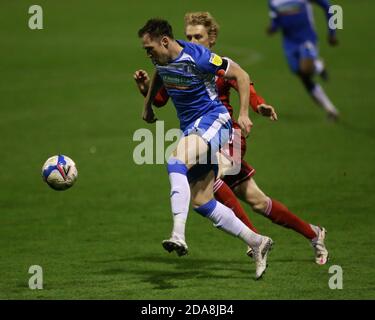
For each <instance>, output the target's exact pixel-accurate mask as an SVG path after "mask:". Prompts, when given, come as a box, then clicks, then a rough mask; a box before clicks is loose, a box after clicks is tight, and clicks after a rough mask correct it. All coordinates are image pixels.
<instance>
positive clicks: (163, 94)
mask: <svg viewBox="0 0 375 320" xmlns="http://www.w3.org/2000/svg"><path fill="white" fill-rule="evenodd" d="M168 99H169V95H168V92H167V90H165V88H164V87H161V88H160V90H159V91H158V93H157V94H156V96H155V99H154V101H153V105H154V106H155V107H158V108H159V107H163V106H165V105H166V104H167V102H168Z"/></svg>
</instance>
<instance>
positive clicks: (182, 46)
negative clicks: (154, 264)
mask: <svg viewBox="0 0 375 320" xmlns="http://www.w3.org/2000/svg"><path fill="white" fill-rule="evenodd" d="M138 36H139V37H140V38H141V39H142V45H143V48H144V49H145V50H146V52H147V55H148V56H149V58H150V59H151V60H152V62H153V63H154V65H155V68H156V73H155V75H154V77H153V79H152V81H151V84H150V88H149V91H148V94H147V97H146V99H145V106H144V111H143V119H144V120H145V121H146V122H149V123H152V122H154V121H155V116H154V112H153V110H152V101H153V99H154V97H155V96H156V94H157V92H158V91H159V89H160V87H161V86H162V85H164V87H165V88H166V90H167V92H168V95H169V96H170V97H171V98H172V101H173V104H174V105H175V108H176V111H177V116H178V118H179V120H180V128H181V130H182V131H183V137H182V138H181V139H180V141H179V143H178V145H177V148H176V150H175V151H174V152H173V154H172V156H171V158H170V159H169V161H168V164H167V168H168V174H169V180H170V183H171V193H170V197H171V208H172V213H173V230H172V236H171V238H170V239H168V240H164V241H163V247H164V248H165V249H166V250H167V251H169V252H171V251H176V252H177V254H178V255H184V254H186V253H187V250H188V247H187V245H186V242H185V223H186V219H187V216H188V211H189V204H190V198H191V201H192V205H193V207H194V210H195V211H196V212H198V213H199V214H201V215H202V216H204V217H206V218H208V219H210V220H211V221H212V222H213V223H214V225H215V226H216V227H218V228H219V229H222V230H224V231H226V232H228V233H229V234H232V235H234V236H236V237H239V238H240V239H241V240H243V241H244V242H245V243H246V244H247V245H248V246H249V247H251V248H253V250H254V253H255V255H254V259H255V262H256V278H257V279H259V278H260V277H261V276H262V275H263V273H264V272H265V270H266V267H267V263H266V261H267V254H268V251H269V250H270V249H271V247H272V244H273V241H272V239H270V238H268V237H266V236H262V235H259V234H257V233H255V232H253V231H252V230H250V229H249V228H248V227H247V226H246V225H245V224H244V223H243V222H242V221H241V220H240V219H238V218H237V217H236V216H235V214H234V213H233V211H232V210H231V209H230V208H228V207H226V206H225V205H223V204H221V203H220V202H218V201H216V200H215V198H214V193H213V186H214V182H215V178H216V175H217V170H218V164H217V162H216V161H212V156H213V158H215V155H216V154H217V152H218V151H219V150H220V148H221V147H223V146H224V145H225V144H226V143H227V142H228V141H229V139H230V136H231V132H232V121H231V117H230V115H229V112H228V110H227V109H226V108H225V106H224V105H223V104H222V103H221V102H220V100H219V99H218V95H217V89H216V85H215V76H216V75H219V76H225V77H228V78H233V79H236V81H237V83H238V91H239V95H240V105H241V108H240V116H239V119H238V123H239V125H240V127H241V129H242V131H243V133H244V135H247V134H248V133H249V131H250V127H251V121H250V119H249V116H248V109H249V108H248V104H249V86H250V79H249V76H248V74H247V73H246V72H245V71H243V70H242V69H241V68H240V66H239V65H237V64H235V63H233V62H231V61H230V60H229V59H225V58H222V57H220V56H219V55H217V54H215V53H212V52H211V51H210V50H209V49H207V48H206V47H204V46H202V45H198V44H193V43H189V42H185V41H181V40H175V39H174V37H173V32H172V27H171V26H170V24H169V23H168V22H167V21H165V20H161V19H151V20H149V21H147V23H146V24H145V26H144V27H142V28H141V29H140V30H139V32H138ZM207 155H208V158H210V159H211V161H208V164H202V163H201V159H207V157H206V156H207ZM197 168H198V169H197ZM202 168H203V170H201V169H202ZM189 183H190V184H189Z"/></svg>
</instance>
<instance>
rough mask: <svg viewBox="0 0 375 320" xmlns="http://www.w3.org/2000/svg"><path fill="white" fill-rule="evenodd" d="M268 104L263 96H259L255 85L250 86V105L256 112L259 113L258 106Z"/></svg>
mask: <svg viewBox="0 0 375 320" xmlns="http://www.w3.org/2000/svg"><path fill="white" fill-rule="evenodd" d="M263 103H266V101H265V100H264V99H263V97H262V96H260V95H258V94H257V92H256V91H255V88H254V84H253V83H251V84H250V105H251V107H252V108H253V110H254V111H255V112H258V109H257V106H259V105H260V104H263Z"/></svg>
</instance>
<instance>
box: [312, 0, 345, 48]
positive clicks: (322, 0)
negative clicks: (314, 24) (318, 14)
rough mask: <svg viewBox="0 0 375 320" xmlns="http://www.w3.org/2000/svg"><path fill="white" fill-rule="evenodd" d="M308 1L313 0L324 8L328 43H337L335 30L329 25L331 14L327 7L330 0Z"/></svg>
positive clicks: (334, 44) (333, 44)
mask: <svg viewBox="0 0 375 320" xmlns="http://www.w3.org/2000/svg"><path fill="white" fill-rule="evenodd" d="M310 1H312V2H315V3H316V4H317V5H318V6H319V7H321V8H322V9H323V10H324V13H325V15H326V18H327V27H328V43H329V44H330V45H331V46H336V45H338V43H339V42H338V40H337V36H336V30H335V29H331V27H330V25H329V20H330V19H331V17H332V14H331V13H330V12H329V8H330V6H331V5H330V2H329V1H328V0H310Z"/></svg>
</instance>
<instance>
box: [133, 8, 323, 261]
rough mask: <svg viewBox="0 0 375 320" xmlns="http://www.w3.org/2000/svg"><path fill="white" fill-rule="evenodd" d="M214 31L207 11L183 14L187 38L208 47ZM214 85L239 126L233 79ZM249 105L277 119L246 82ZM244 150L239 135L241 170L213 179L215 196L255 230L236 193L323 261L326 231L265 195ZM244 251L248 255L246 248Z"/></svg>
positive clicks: (138, 77) (158, 102)
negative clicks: (292, 233) (299, 238)
mask: <svg viewBox="0 0 375 320" xmlns="http://www.w3.org/2000/svg"><path fill="white" fill-rule="evenodd" d="M218 32H219V26H218V24H217V23H216V21H215V19H214V18H213V17H212V16H211V15H210V13H208V12H195V13H187V14H186V15H185V35H186V37H187V39H188V40H189V41H191V42H194V43H198V44H201V45H204V46H206V47H208V48H212V47H213V46H214V45H215V43H216V39H217V36H218ZM134 79H135V81H136V83H137V86H138V88H139V90H140V92H141V93H142V94H143V95H144V96H146V95H147V92H148V88H149V83H150V78H149V76H148V74H147V72H146V71H144V70H137V71H136V72H135V74H134ZM216 86H217V89H218V94H219V98H220V100H221V101H222V103H223V104H224V105H225V106H226V108H227V109H228V111H229V113H230V115H231V117H232V121H233V128H234V129H239V128H240V127H239V125H238V123H237V122H236V121H235V120H234V119H233V107H232V106H231V105H230V89H232V88H233V89H235V90H237V83H236V81H234V80H227V79H225V78H222V77H217V80H216ZM168 99H169V96H168V94H167V92H166V90H165V89H164V88H162V89H161V90H160V91H159V92H158V94H157V96H156V98H155V99H154V105H155V106H156V107H162V106H164V105H165V104H166V103H167V101H168ZM250 106H251V107H252V109H253V110H254V111H255V112H256V113H259V114H261V115H263V116H266V117H269V118H270V119H271V120H277V114H276V112H275V110H274V108H273V107H272V106H270V105H267V104H266V102H265V100H264V99H263V98H262V97H261V96H260V95H258V94H257V93H256V91H255V88H254V85H253V83H252V84H251V85H250ZM245 153H246V139H245V138H244V137H243V136H241V158H242V162H241V170H240V172H239V173H238V174H237V175H227V176H224V177H223V178H222V179H218V180H217V181H216V183H215V186H214V192H215V198H216V199H217V200H218V201H219V202H221V203H223V204H224V205H225V206H227V207H229V208H232V210H233V211H234V213H235V214H236V215H237V217H238V218H239V219H241V220H242V221H243V222H244V223H245V224H246V225H247V226H248V227H249V228H250V229H251V230H253V231H254V232H257V230H256V228H255V227H254V226H253V224H252V223H251V221H250V220H249V218H248V216H247V215H246V213H245V211H244V210H243V208H242V207H241V205H240V203H239V201H238V200H237V199H236V196H235V195H237V197H239V198H240V199H241V200H243V201H245V202H247V203H248V204H249V205H250V206H251V208H252V209H253V210H254V211H255V212H257V213H260V214H262V215H264V216H265V217H267V218H268V219H270V220H271V221H272V222H273V223H276V224H278V225H281V226H283V227H285V228H290V229H293V230H294V231H296V232H298V233H300V234H301V235H303V236H304V237H305V238H307V239H309V240H310V241H311V244H312V246H313V248H314V251H315V262H316V263H317V264H320V265H323V264H325V263H326V262H327V259H328V251H327V249H326V247H325V244H324V239H325V234H326V230H325V229H324V228H321V227H318V226H315V225H312V224H309V223H307V222H305V221H303V220H302V219H300V218H299V217H297V216H296V215H294V214H293V213H292V212H290V211H289V209H288V208H287V207H286V206H285V205H283V204H282V203H281V202H279V201H277V200H275V199H271V198H270V197H268V196H267V195H266V194H265V193H264V192H263V191H262V190H261V189H260V188H259V187H258V186H257V184H256V183H255V180H254V178H253V176H254V174H255V169H254V168H253V167H252V166H250V165H249V164H248V163H247V162H246V161H245V160H243V157H244V155H245ZM233 192H234V193H235V195H234V193H233ZM248 254H249V255H250V256H251V255H252V252H251V249H250V248H249V250H248Z"/></svg>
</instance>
